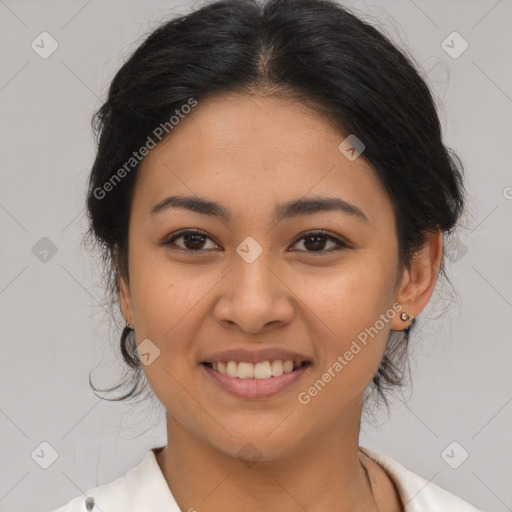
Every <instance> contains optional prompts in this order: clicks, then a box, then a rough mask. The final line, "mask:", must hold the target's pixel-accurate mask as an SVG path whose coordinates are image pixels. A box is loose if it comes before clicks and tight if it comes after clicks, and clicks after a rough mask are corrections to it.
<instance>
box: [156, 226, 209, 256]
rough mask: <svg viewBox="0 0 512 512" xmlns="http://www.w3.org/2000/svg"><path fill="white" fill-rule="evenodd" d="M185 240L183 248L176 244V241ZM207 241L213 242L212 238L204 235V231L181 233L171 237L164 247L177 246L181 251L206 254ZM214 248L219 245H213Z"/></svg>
mask: <svg viewBox="0 0 512 512" xmlns="http://www.w3.org/2000/svg"><path fill="white" fill-rule="evenodd" d="M180 239H183V242H182V243H183V246H182V245H179V244H176V243H175V242H176V240H180ZM207 240H211V238H210V237H209V236H208V235H206V234H205V233H203V232H202V231H194V230H188V231H181V232H180V233H177V234H175V235H173V236H172V237H171V239H169V240H167V241H166V242H164V243H163V244H162V245H164V246H169V245H176V246H177V247H178V248H179V249H182V250H184V251H190V252H204V251H203V249H204V246H205V244H206V241H207ZM213 246H214V247H213V248H216V247H217V244H215V243H213Z"/></svg>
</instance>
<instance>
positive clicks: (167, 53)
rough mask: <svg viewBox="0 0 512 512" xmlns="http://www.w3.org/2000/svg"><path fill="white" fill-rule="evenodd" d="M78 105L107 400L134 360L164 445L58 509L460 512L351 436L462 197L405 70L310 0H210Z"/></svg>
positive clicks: (385, 49)
mask: <svg viewBox="0 0 512 512" xmlns="http://www.w3.org/2000/svg"><path fill="white" fill-rule="evenodd" d="M97 120H98V132H99V140H98V152H97V156H96V160H95V162H94V166H93V169H92V172H91V175H90V182H89V194H88V201H87V206H88V211H89V218H90V222H91V227H90V233H89V234H90V235H91V237H92V238H93V239H94V240H95V241H97V242H98V243H99V244H100V246H101V248H102V249H103V251H104V253H103V254H104V257H105V262H106V263H107V265H108V264H110V263H111V265H110V267H107V269H108V270H109V271H110V276H111V290H112V292H113V293H114V296H115V297H116V298H118V299H119V306H120V309H121V312H122V314H123V317H124V319H125V321H126V327H125V328H124V330H123V334H122V337H121V349H122V353H123V356H124V359H125V361H126V363H127V364H128V365H129V366H130V367H131V368H132V369H133V370H134V375H135V379H136V380H135V382H134V385H133V387H132V389H131V391H130V393H128V394H126V395H124V396H123V397H121V399H125V398H128V397H133V396H135V395H136V394H138V393H140V390H139V389H138V387H139V384H140V383H141V382H142V380H143V377H144V375H145V377H146V378H147V381H148V383H149V385H150V386H151V389H152V391H153V392H154V393H155V395H156V396H157V397H158V399H159V400H160V402H161V403H162V404H163V405H164V406H165V408H166V411H167V415H166V417H167V433H168V443H167V445H166V446H163V447H158V448H155V449H153V450H150V451H149V453H148V454H147V455H146V457H145V458H144V460H143V461H142V462H141V463H140V464H139V465H138V466H137V467H136V468H133V469H132V470H131V471H129V472H128V473H127V474H126V475H125V476H124V477H122V478H119V479H117V480H115V481H113V482H110V483H109V484H106V485H103V486H100V487H97V488H94V489H91V490H89V491H87V492H86V496H81V497H77V498H75V499H74V500H72V501H71V502H69V503H68V504H67V505H65V506H63V507H61V508H59V509H58V511H59V512H72V511H78V510H98V511H99V510H101V511H103V512H113V511H121V510H123V511H124V510H133V511H142V510H144V511H155V512H156V511H164V510H166V511H171V510H174V511H178V510H182V511H194V510H198V511H201V512H202V511H208V512H213V511H220V510H223V511H234V510H244V511H247V512H251V511H268V510H275V509H277V508H278V509H279V510H280V511H281V512H295V511H303V510H307V511H309V512H321V511H326V510H329V511H337V512H345V511H347V512H348V511H350V512H363V511H364V512H375V511H381V512H382V511H386V512H396V511H406V512H419V511H429V512H431V511H434V510H443V511H448V510H449V511H450V512H457V511H460V512H462V511H464V512H470V511H475V510H476V509H475V508H474V507H472V506H471V505H469V504H468V503H466V502H465V501H463V500H462V499H460V498H458V497H456V496H455V495H453V494H451V493H449V492H448V491H446V490H443V489H441V488H440V487H438V486H436V485H434V484H432V483H429V482H428V481H427V480H425V479H424V478H422V477H421V476H419V475H416V474H414V473H412V472H411V471H409V470H407V469H406V468H405V467H403V466H402V465H400V464H399V463H398V462H397V461H395V460H393V459H392V458H391V457H389V456H387V455H384V454H381V453H377V452H374V451H372V450H369V449H367V448H362V447H360V446H359V444H358V439H359V430H360V423H361V415H362V412H363V406H365V407H368V404H369V401H368V398H369V396H371V395H370V392H371V391H372V390H373V391H375V392H376V393H377V396H379V397H380V398H382V399H383V400H384V402H385V400H386V394H385V392H386V391H387V390H388V389H392V388H393V387H394V386H398V385H400V384H401V382H402V380H403V376H404V373H403V371H402V370H403V367H404V363H405V354H406V348H407V343H408V339H409V334H410V332H411V331H410V330H411V327H412V326H413V325H414V320H415V317H417V316H418V315H419V314H421V312H422V311H423V310H424V308H425V307H426V305H427V303H428V302H429V300H430V298H431V295H432V292H433V289H434V285H435V283H436V281H437V279H438V277H439V274H440V273H442V272H443V238H444V237H445V235H447V234H449V233H450V232H451V231H452V230H453V229H454V228H455V226H456V225H457V221H458V219H459V216H460V214H461V211H462V209H463V197H464V192H463V183H462V166H461V164H460V162H459V160H458V158H457V157H456V155H455V154H454V153H453V152H451V151H450V150H449V149H448V148H446V147H445V146H444V145H443V142H442V136H441V130H440V125H439V120H438V117H437V113H436V109H435V107H434V102H433V100H432V97H431V94H430V92H429V89H428V86H427V85H426V84H425V82H424V81H423V80H422V79H421V77H420V76H419V74H418V72H417V71H416V70H415V68H414V66H413V65H412V64H411V62H410V61H409V60H408V59H407V58H406V57H405V56H404V55H403V54H402V53H401V52H400V51H399V50H398V49H397V48H396V47H394V46H393V45H392V44H391V42H390V41H389V40H388V39H386V38H385V37H384V36H383V35H382V34H381V33H380V32H378V31H377V30H376V29H374V28H372V27H371V26H370V25H368V24H366V23H364V22H363V21H361V20H359V19H358V18H356V17H355V16H353V15H352V14H350V13H349V12H347V11H346V10H344V9H343V8H342V7H341V6H339V5H338V4H336V3H331V2H329V1H327V0H270V1H268V2H266V3H264V4H259V3H257V2H256V1H253V0H226V1H220V2H215V3H211V4H209V5H205V6H203V7H202V8H199V9H198V10H196V11H195V12H192V13H191V14H189V15H186V16H182V17H179V18H176V19H173V20H171V21H169V22H167V23H165V24H163V25H161V26H160V27H158V28H157V29H156V30H155V31H154V32H153V33H152V34H151V35H150V36H149V37H148V38H147V39H146V40H145V41H144V42H143V43H142V45H141V46H140V47H139V48H138V49H137V50H136V52H135V53H134V54H133V55H132V56H131V58H130V59H129V60H128V61H127V62H126V63H125V64H124V65H123V66H122V68H121V69H120V70H119V72H118V73H117V75H116V76H115V78H114V80H113V82H112V84H111V87H110V90H109V95H108V98H107V101H106V102H105V104H104V105H103V106H102V107H101V109H100V111H99V112H98V116H97ZM412 332H414V328H413V330H412ZM142 371H143V372H144V375H142Z"/></svg>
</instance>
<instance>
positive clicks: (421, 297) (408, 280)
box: [391, 229, 443, 331]
mask: <svg viewBox="0 0 512 512" xmlns="http://www.w3.org/2000/svg"><path fill="white" fill-rule="evenodd" d="M442 259H443V233H442V231H441V230H440V229H438V230H436V231H435V232H432V233H430V232H429V233H427V235H426V241H425V244H424V245H423V247H422V248H421V249H420V250H418V251H417V252H415V253H414V254H413V255H412V258H411V263H410V266H409V268H406V269H405V270H404V273H403V276H402V279H401V283H400V287H399V290H398V292H397V295H396V301H397V302H398V303H399V304H401V306H402V309H401V310H400V314H401V313H403V312H405V313H407V314H408V315H409V316H413V317H417V316H418V315H419V314H420V313H421V312H422V311H423V309H424V308H425V306H426V305H427V304H428V301H429V300H430V297H431V296H432V293H433V291H434V287H435V284H436V282H437V278H438V276H439V270H440V268H441V262H442ZM400 314H398V315H395V317H394V318H393V319H392V320H391V329H393V330H395V331H403V330H404V329H406V328H407V327H409V326H410V325H411V321H410V320H407V321H405V322H404V321H403V320H402V319H401V318H400Z"/></svg>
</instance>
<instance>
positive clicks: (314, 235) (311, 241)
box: [294, 231, 349, 253]
mask: <svg viewBox="0 0 512 512" xmlns="http://www.w3.org/2000/svg"><path fill="white" fill-rule="evenodd" d="M301 241H304V242H303V247H304V248H305V252H313V253H315V252H318V253H330V252H333V251H338V250H340V249H344V248H349V245H348V244H347V243H345V242H344V241H342V240H340V239H339V238H336V237H335V236H333V235H330V234H328V233H325V232H324V231H313V232H310V233H306V234H305V235H303V236H302V237H301V238H299V239H298V240H297V241H296V242H295V244H294V245H296V244H297V243H299V242H301ZM328 242H332V243H333V244H334V248H330V249H327V250H325V246H326V245H327V243H328Z"/></svg>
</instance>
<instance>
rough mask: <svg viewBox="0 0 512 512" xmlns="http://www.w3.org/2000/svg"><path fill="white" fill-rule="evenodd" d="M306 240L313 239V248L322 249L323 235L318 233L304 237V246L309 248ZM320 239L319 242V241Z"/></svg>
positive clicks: (323, 243)
mask: <svg viewBox="0 0 512 512" xmlns="http://www.w3.org/2000/svg"><path fill="white" fill-rule="evenodd" d="M307 240H315V241H316V242H315V243H313V244H312V246H313V249H322V248H323V246H324V245H325V237H323V236H321V235H320V236H319V235H315V236H308V237H307V238H306V242H305V245H306V248H310V247H308V243H307ZM319 241H320V243H319Z"/></svg>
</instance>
